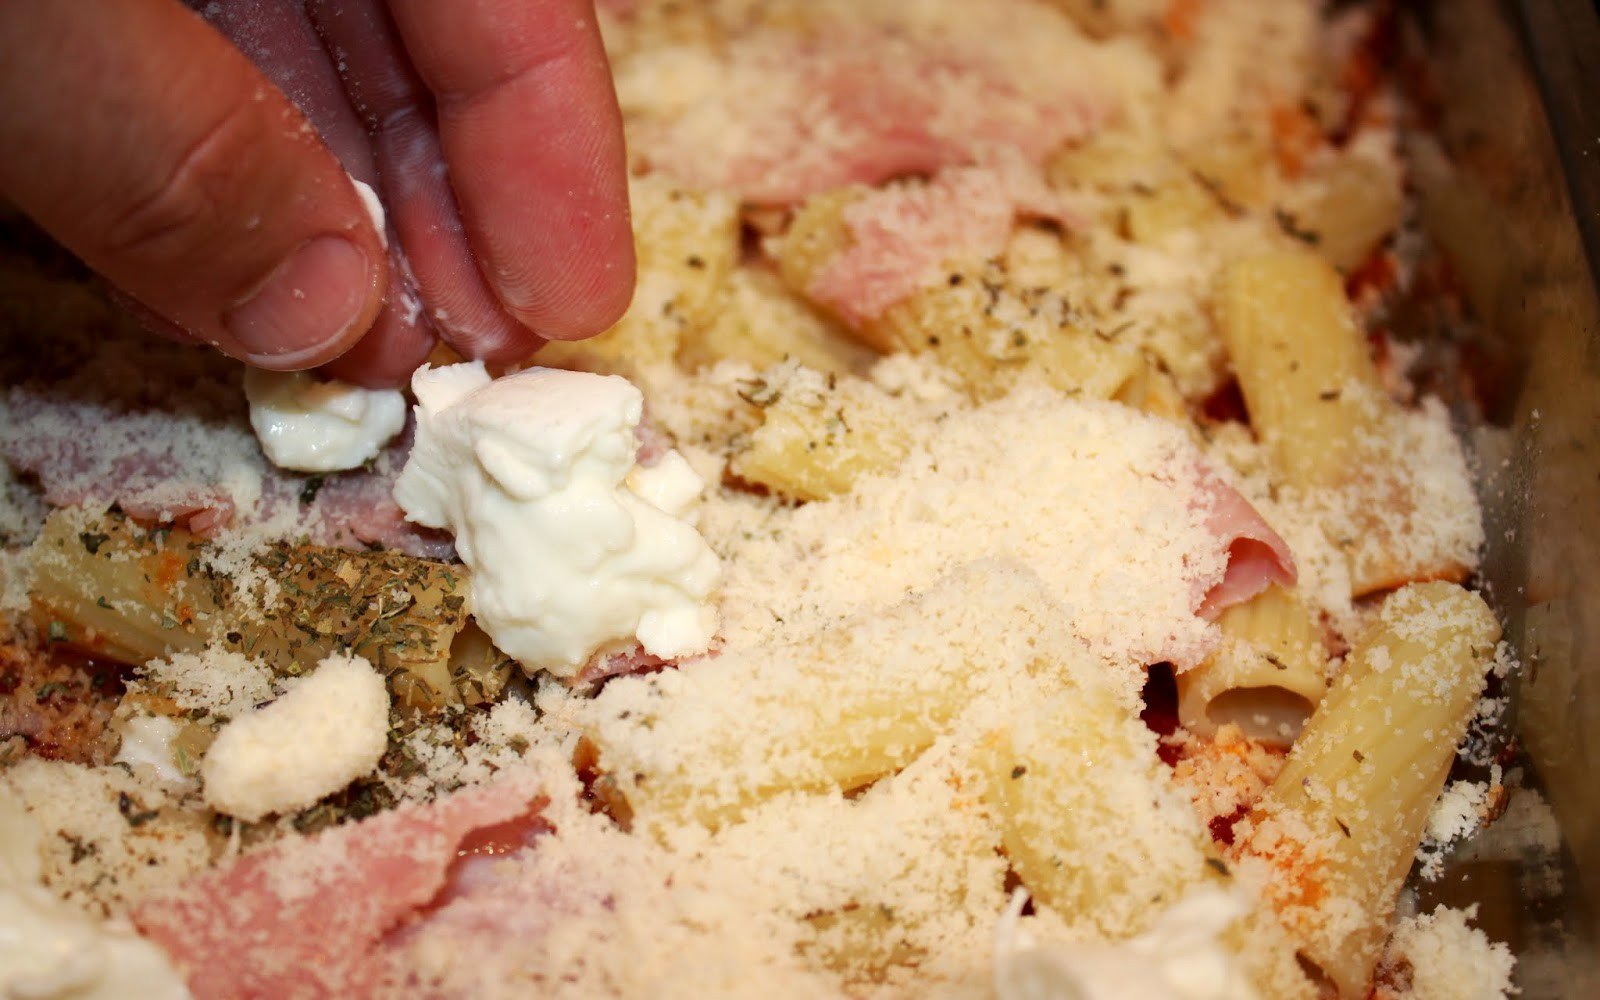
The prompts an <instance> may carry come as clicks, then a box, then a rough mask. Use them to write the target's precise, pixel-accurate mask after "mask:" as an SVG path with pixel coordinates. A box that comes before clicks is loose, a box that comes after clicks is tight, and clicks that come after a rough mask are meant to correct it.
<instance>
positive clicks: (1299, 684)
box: [1178, 584, 1328, 746]
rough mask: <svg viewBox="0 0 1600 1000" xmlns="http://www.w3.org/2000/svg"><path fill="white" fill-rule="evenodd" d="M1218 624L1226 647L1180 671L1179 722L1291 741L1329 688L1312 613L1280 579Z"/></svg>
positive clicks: (1196, 728) (1196, 729)
mask: <svg viewBox="0 0 1600 1000" xmlns="http://www.w3.org/2000/svg"><path fill="white" fill-rule="evenodd" d="M1217 624H1218V626H1220V627H1221V629H1222V638H1223V642H1222V646H1221V647H1220V648H1219V649H1218V650H1217V652H1216V653H1214V654H1212V655H1211V656H1210V657H1209V658H1208V659H1207V660H1206V661H1205V662H1204V663H1202V664H1200V665H1199V666H1198V667H1195V668H1194V669H1192V670H1186V671H1184V672H1183V673H1181V674H1179V675H1178V721H1179V722H1181V723H1183V726H1184V728H1185V729H1187V730H1189V731H1190V732H1191V733H1194V734H1195V735H1197V736H1204V737H1210V736H1213V735H1215V733H1216V731H1217V728H1218V727H1219V726H1221V725H1223V724H1225V723H1230V722H1231V723H1234V724H1235V725H1237V726H1238V727H1239V728H1240V729H1241V730H1243V731H1244V734H1245V735H1246V736H1248V737H1250V738H1251V739H1253V740H1258V741H1261V742H1263V743H1272V744H1275V745H1278V746H1287V745H1289V744H1290V743H1291V742H1293V740H1294V738H1295V737H1296V736H1298V735H1299V733H1300V729H1301V727H1302V726H1303V725H1304V724H1305V721H1306V719H1307V717H1309V716H1310V715H1311V713H1312V710H1313V709H1315V708H1316V707H1317V703H1318V702H1319V701H1321V700H1322V695H1323V692H1324V691H1326V690H1327V687H1328V685H1327V681H1326V680H1325V679H1324V675H1323V666H1324V664H1325V662H1326V659H1327V657H1326V655H1325V653H1324V651H1323V648H1322V638H1321V636H1320V635H1318V631H1317V625H1316V623H1315V622H1314V621H1312V619H1311V613H1310V612H1309V611H1308V610H1307V609H1306V607H1305V605H1304V604H1302V603H1300V600H1299V598H1298V597H1296V596H1295V595H1294V594H1293V593H1291V592H1290V591H1288V590H1285V589H1284V588H1282V587H1280V586H1277V585H1276V584H1274V585H1273V586H1271V587H1268V588H1267V589H1266V590H1264V591H1262V592H1261V593H1260V594H1258V595H1257V596H1256V597H1254V598H1253V599H1251V600H1249V601H1246V602H1245V603H1243V604H1236V605H1234V606H1233V607H1231V608H1228V609H1227V610H1226V611H1224V612H1223V613H1222V615H1221V616H1220V617H1219V618H1218V619H1217Z"/></svg>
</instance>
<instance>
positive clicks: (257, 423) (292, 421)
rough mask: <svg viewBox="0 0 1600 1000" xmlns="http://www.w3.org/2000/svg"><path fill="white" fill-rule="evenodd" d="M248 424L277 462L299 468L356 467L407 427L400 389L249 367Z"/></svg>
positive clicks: (246, 391) (246, 376) (246, 386)
mask: <svg viewBox="0 0 1600 1000" xmlns="http://www.w3.org/2000/svg"><path fill="white" fill-rule="evenodd" d="M244 395H245V398H246V399H247V400H249V402H250V426H251V427H252V428H254V430H255V432H256V438H257V439H259V440H260V442H261V450H262V451H263V452H265V453H266V456H267V458H268V459H270V460H271V462H272V464H273V465H276V466H278V467H279V468H282V469H292V470H294V471H296V472H338V471H340V470H342V469H354V468H356V467H357V466H359V465H361V463H363V462H365V461H367V460H368V459H371V458H374V457H376V456H377V454H378V452H379V451H381V450H382V449H383V446H384V445H386V444H388V443H389V440H390V439H391V438H393V437H394V436H395V435H396V434H398V433H400V431H401V429H402V428H404V427H405V425H406V398H405V395H404V394H403V393H401V392H400V390H398V389H363V388H361V387H360V386H356V385H348V384H346V383H344V382H337V381H330V380H326V379H320V378H317V377H316V376H315V375H311V374H309V373H307V372H269V371H262V370H260V369H257V368H248V369H246V370H245V373H244Z"/></svg>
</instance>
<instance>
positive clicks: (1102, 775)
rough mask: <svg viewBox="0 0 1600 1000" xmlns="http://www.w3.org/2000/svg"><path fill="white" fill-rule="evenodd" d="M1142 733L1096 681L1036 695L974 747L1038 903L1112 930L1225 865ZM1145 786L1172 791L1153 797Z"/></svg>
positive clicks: (1136, 925)
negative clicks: (1028, 707) (1008, 722)
mask: <svg viewBox="0 0 1600 1000" xmlns="http://www.w3.org/2000/svg"><path fill="white" fill-rule="evenodd" d="M1154 739H1155V738H1154V736H1153V735H1152V734H1151V733H1150V732H1149V731H1148V730H1146V729H1144V727H1143V724H1142V723H1140V722H1139V720H1138V719H1137V718H1136V717H1135V716H1134V715H1133V713H1132V712H1130V711H1129V710H1128V709H1127V708H1125V707H1124V706H1122V705H1119V704H1118V703H1117V701H1116V699H1115V696H1114V695H1113V694H1112V693H1111V692H1110V691H1109V690H1108V689H1106V688H1104V687H1089V686H1079V685H1072V686H1070V687H1063V688H1062V689H1060V690H1055V691H1050V692H1048V693H1042V696H1041V697H1039V698H1037V699H1036V700H1035V701H1034V703H1033V710H1032V711H1025V712H1022V713H1019V714H1018V715H1017V716H1016V717H1015V719H1014V720H1013V723H1012V725H1011V726H1009V727H1008V728H1007V729H1005V730H1003V731H999V732H996V733H994V734H992V735H991V737H990V739H989V740H988V742H987V745H985V746H984V747H983V748H982V749H981V750H980V756H979V759H978V763H979V765H980V767H979V771H980V773H982V774H983V776H984V783H985V798H986V799H987V800H988V801H989V803H990V806H991V808H992V809H993V810H994V813H995V815H996V816H997V817H998V819H999V823H1000V833H1001V840H1002V843H1003V844H1004V846H1005V851H1006V856H1007V857H1008V858H1009V859H1010V861H1011V867H1012V868H1013V870H1015V871H1016V873H1017V876H1018V877H1019V878H1020V879H1021V880H1022V884H1023V886H1024V887H1026V888H1027V890H1028V892H1029V893H1030V894H1032V895H1033V897H1034V898H1035V899H1037V900H1038V901H1039V902H1041V903H1043V904H1045V905H1047V906H1049V907H1051V908H1052V909H1054V910H1056V911H1057V912H1059V913H1061V914H1062V915H1064V916H1066V917H1068V918H1069V919H1077V918H1080V917H1083V918H1088V919H1090V920H1092V921H1093V922H1094V923H1095V924H1096V925H1097V926H1098V927H1099V928H1100V930H1101V931H1102V932H1104V933H1106V934H1108V935H1113V936H1123V935H1126V934H1131V933H1134V932H1137V931H1140V930H1144V929H1145V924H1146V922H1147V921H1148V919H1149V918H1150V917H1151V916H1153V915H1154V914H1155V913H1159V912H1160V911H1161V910H1163V909H1165V908H1166V907H1167V906H1169V905H1171V904H1172V903H1175V902H1177V900H1178V899H1179V898H1180V897H1181V896H1182V895H1183V894H1184V893H1185V892H1186V891H1187V890H1188V889H1189V888H1192V887H1193V886H1195V885H1197V884H1199V883H1201V882H1203V881H1206V880H1208V879H1215V878H1218V877H1219V876H1220V873H1221V872H1222V871H1223V870H1225V869H1224V868H1223V866H1222V865H1221V864H1220V863H1219V862H1217V861H1216V860H1215V859H1209V860H1210V863H1208V858H1209V855H1208V853H1207V851H1208V844H1209V838H1207V837H1206V835H1205V833H1204V831H1203V830H1202V828H1201V827H1200V825H1199V823H1198V822H1197V821H1196V820H1195V817H1194V812H1193V810H1192V809H1191V808H1190V806H1189V803H1188V802H1187V801H1184V800H1183V798H1182V796H1181V795H1179V794H1177V793H1176V792H1175V791H1174V790H1172V788H1171V783H1170V778H1169V777H1168V776H1167V774H1166V773H1165V768H1163V767H1162V765H1161V764H1160V763H1159V762H1158V761H1157V760H1156V756H1155V752H1154V747H1153V746H1152V745H1151V744H1152V743H1153V742H1154ZM1152 784H1155V785H1156V786H1157V787H1162V788H1166V789H1167V790H1168V791H1171V792H1172V794H1169V795H1165V796H1161V797H1155V796H1152V795H1150V794H1149V790H1150V788H1151V786H1152Z"/></svg>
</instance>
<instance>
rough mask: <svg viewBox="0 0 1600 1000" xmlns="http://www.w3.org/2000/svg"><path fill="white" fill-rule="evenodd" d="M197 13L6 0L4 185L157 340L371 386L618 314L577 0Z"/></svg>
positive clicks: (527, 347) (1, 126)
mask: <svg viewBox="0 0 1600 1000" xmlns="http://www.w3.org/2000/svg"><path fill="white" fill-rule="evenodd" d="M196 6H198V7H199V8H200V10H201V13H196V12H195V11H192V10H190V9H189V8H188V7H186V6H185V5H184V4H183V3H180V2H179V0H72V2H70V3H62V2H60V0H4V2H0V95H4V96H5V100H4V102H3V103H0V148H3V149H5V151H6V152H5V154H4V155H3V156H0V196H3V197H5V198H7V199H9V200H10V201H11V202H12V203H13V204H14V205H16V206H17V207H18V208H20V209H21V210H22V211H24V212H26V213H27V214H29V215H30V216H32V217H33V218H34V220H35V221H37V222H38V223H39V224H40V225H41V226H42V227H43V228H44V229H45V230H47V231H48V232H50V233H51V234H52V235H53V236H54V237H55V238H56V239H58V240H59V241H60V242H61V243H62V244H63V245H65V246H66V247H67V248H69V249H71V250H72V251H73V252H75V253H77V254H78V255H79V256H80V257H82V258H83V259H84V260H85V261H86V262H87V263H88V264H89V265H90V266H91V267H93V268H94V269H95V270H97V271H98V272H99V273H100V274H102V275H103V276H104V277H105V278H106V279H108V280H109V281H110V282H111V283H112V284H113V285H114V286H116V288H117V289H118V290H119V291H120V292H121V293H122V294H123V295H124V296H126V297H127V298H129V299H131V300H132V301H133V304H134V308H135V310H136V311H137V312H139V313H140V314H141V315H143V316H144V317H145V318H146V320H147V322H148V323H149V324H150V325H151V326H152V327H154V328H156V329H157V330H158V331H159V332H162V333H165V334H166V335H168V336H173V337H177V338H180V339H185V340H194V341H199V342H204V343H209V344H212V345H214V346H216V347H217V348H218V349H220V350H221V351H223V352H224V353H226V354H229V355H231V356H233V357H236V358H239V359H241V360H243V361H246V362H248V363H249V364H252V365H256V366H259V367H262V368H270V369H275V370H296V369H304V368H312V367H317V366H322V367H323V368H324V370H326V371H328V372H329V373H330V374H333V375H336V376H337V377H340V378H343V379H346V380H349V381H353V382H357V383H360V384H363V385H368V386H384V385H393V384H397V383H399V382H401V381H403V380H404V379H405V378H406V377H407V376H408V375H409V374H410V372H411V371H412V369H414V368H415V367H416V366H417V365H418V364H420V363H421V362H422V361H423V360H424V359H425V358H426V357H427V356H428V354H429V352H430V351H431V350H432V349H433V346H434V344H435V343H436V342H437V341H440V340H442V341H443V342H444V343H445V344H447V345H449V346H450V347H451V348H453V349H454V350H455V351H457V352H458V353H460V354H462V355H464V356H466V357H469V358H482V359H484V360H487V361H491V362H495V361H510V360H517V359H521V358H525V357H527V356H528V355H529V354H530V353H532V352H533V351H534V350H535V349H536V348H537V347H538V346H539V345H540V344H541V343H543V342H544V341H545V340H576V339H580V338H583V337H587V336H591V335H593V334H595V333H599V332H601V331H602V330H604V329H606V328H607V327H609V326H610V325H611V324H612V323H614V322H615V321H616V319H617V318H618V317H619V316H620V315H621V314H622V312H623V311H624V310H625V309H626V308H627V305H628V302H629V299H630V298H631V296H632V293H633V280H634V258H633V241H632V235H631V228H630V224H629V219H628V205H627V165H626V161H625V157H624V151H623V140H622V124H621V117H620V114H619V112H618V110H617V102H616V96H615V94H614V92H613V90H612V85H611V78H610V74H609V71H608V69H607V66H606V57H605V51H604V49H603V47H602V45H601V41H600V35H599V29H598V25H597V23H596V19H595V11H594V7H593V3H592V0H449V2H447V3H446V2H440V0H211V2H208V3H197V4H196ZM352 179H353V180H359V181H362V182H363V183H365V184H367V185H369V186H371V187H372V188H373V189H374V190H375V191H377V192H378V194H379V195H380V197H381V200H382V202H383V205H384V206H385V209H386V225H385V226H384V227H383V229H382V230H381V231H380V228H379V227H378V226H377V225H375V224H374V218H373V216H372V215H371V214H370V213H369V211H368V209H367V208H366V206H365V203H364V202H363V200H362V198H361V196H360V195H359V194H358V191H357V188H356V187H355V185H354V184H353V183H352Z"/></svg>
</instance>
